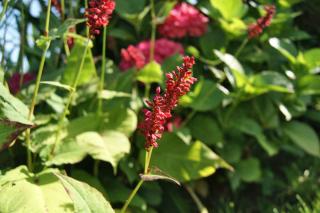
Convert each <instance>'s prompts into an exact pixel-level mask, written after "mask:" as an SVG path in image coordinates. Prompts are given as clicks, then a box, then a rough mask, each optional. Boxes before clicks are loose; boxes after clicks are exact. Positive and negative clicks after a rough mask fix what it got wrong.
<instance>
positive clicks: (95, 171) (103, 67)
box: [93, 27, 107, 177]
mask: <svg viewBox="0 0 320 213" xmlns="http://www.w3.org/2000/svg"><path fill="white" fill-rule="evenodd" d="M106 45H107V27H104V28H103V38H102V64H101V72H100V84H99V90H98V111H97V114H98V116H101V115H102V113H103V110H102V104H103V100H102V98H100V97H99V95H100V94H101V93H102V91H103V89H104V81H105V72H106V49H107V48H106ZM93 175H94V176H96V177H97V176H98V175H99V160H95V161H94V166H93Z"/></svg>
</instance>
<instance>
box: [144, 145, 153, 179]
mask: <svg viewBox="0 0 320 213" xmlns="http://www.w3.org/2000/svg"><path fill="white" fill-rule="evenodd" d="M152 150H153V147H151V148H150V150H149V151H146V160H145V163H144V174H148V172H149V171H148V170H149V167H150V161H151V156H152Z"/></svg>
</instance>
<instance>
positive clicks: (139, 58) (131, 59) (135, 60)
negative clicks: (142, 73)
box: [119, 45, 146, 70]
mask: <svg viewBox="0 0 320 213" xmlns="http://www.w3.org/2000/svg"><path fill="white" fill-rule="evenodd" d="M145 63H146V62H145V57H144V55H143V54H142V52H141V51H140V50H139V49H138V48H136V47H135V46H133V45H130V46H129V47H128V48H127V49H122V50H121V62H120V65H119V66H120V69H121V70H126V69H129V68H131V67H134V66H135V67H136V68H137V69H141V68H142V67H143V66H144V65H145Z"/></svg>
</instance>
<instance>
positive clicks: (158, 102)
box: [139, 56, 197, 150]
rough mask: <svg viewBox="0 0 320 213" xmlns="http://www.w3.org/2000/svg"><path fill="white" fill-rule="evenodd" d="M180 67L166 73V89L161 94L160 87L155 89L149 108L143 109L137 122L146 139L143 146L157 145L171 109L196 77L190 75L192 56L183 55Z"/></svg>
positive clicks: (147, 147)
mask: <svg viewBox="0 0 320 213" xmlns="http://www.w3.org/2000/svg"><path fill="white" fill-rule="evenodd" d="M183 61H184V62H183V64H182V67H177V70H176V71H172V72H171V73H167V74H166V78H167V80H166V89H165V91H164V94H163V95H161V89H160V87H158V88H157V90H156V95H155V96H154V98H153V101H152V102H150V101H147V105H148V107H149V108H150V109H144V110H143V113H144V120H143V122H142V123H140V124H139V128H140V131H141V132H142V133H143V134H144V137H145V139H146V143H145V148H146V149H147V150H149V149H150V148H151V147H158V143H157V140H158V139H160V138H161V136H162V133H163V131H164V130H165V124H166V122H167V120H168V119H169V118H171V117H172V115H171V111H172V110H173V108H175V107H176V106H177V104H178V100H179V98H180V97H181V96H183V95H185V94H186V93H187V92H189V90H190V87H191V85H192V84H194V83H195V82H196V80H197V79H196V78H194V77H192V71H191V69H192V67H193V65H194V64H195V62H194V58H193V57H188V56H185V57H184V58H183Z"/></svg>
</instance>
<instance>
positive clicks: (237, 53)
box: [234, 38, 249, 57]
mask: <svg viewBox="0 0 320 213" xmlns="http://www.w3.org/2000/svg"><path fill="white" fill-rule="evenodd" d="M248 41H249V39H248V38H246V39H244V40H243V41H242V43H241V45H240V47H239V48H238V50H237V51H236V53H235V54H234V56H235V57H237V56H238V55H239V54H240V53H241V51H242V50H243V48H244V47H245V46H246V45H247V43H248Z"/></svg>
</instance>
